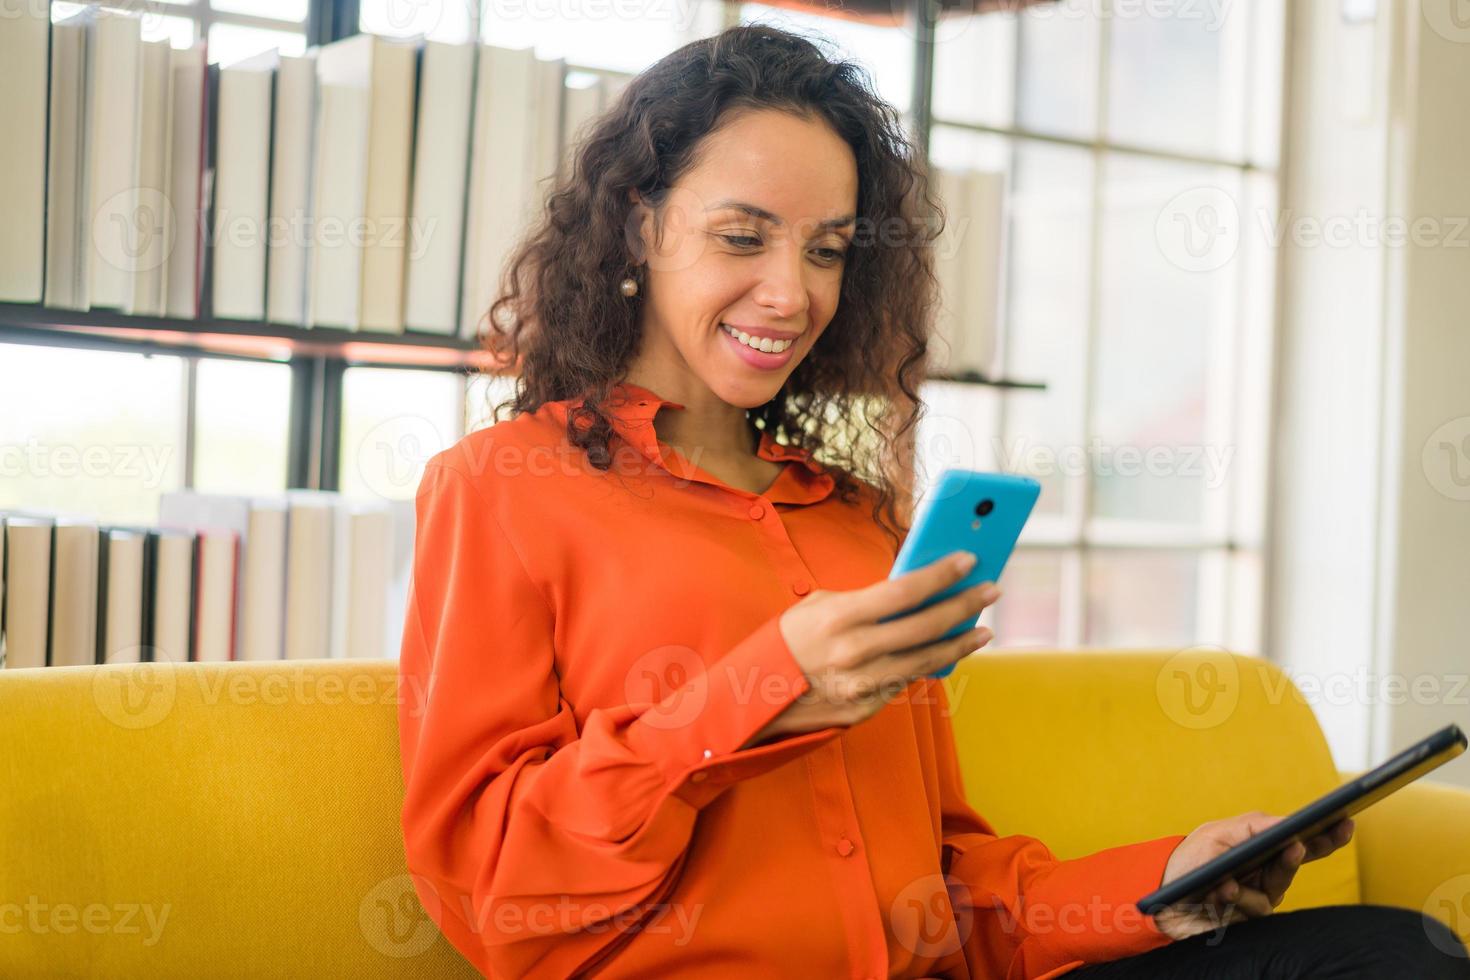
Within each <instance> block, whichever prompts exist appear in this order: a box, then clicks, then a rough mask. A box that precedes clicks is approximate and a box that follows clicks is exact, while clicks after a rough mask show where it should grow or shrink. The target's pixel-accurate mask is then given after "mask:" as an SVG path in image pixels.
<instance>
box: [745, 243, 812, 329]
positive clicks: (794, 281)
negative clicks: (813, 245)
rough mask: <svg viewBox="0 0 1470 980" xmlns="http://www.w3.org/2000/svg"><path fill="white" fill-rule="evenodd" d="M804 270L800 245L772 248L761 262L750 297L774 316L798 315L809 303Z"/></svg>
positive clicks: (787, 318)
mask: <svg viewBox="0 0 1470 980" xmlns="http://www.w3.org/2000/svg"><path fill="white" fill-rule="evenodd" d="M804 272H805V269H804V267H803V264H802V256H801V251H800V249H794V250H793V249H787V248H778V249H771V250H770V251H769V252H768V253H767V257H766V261H765V262H763V263H762V264H761V272H760V282H759V283H758V284H757V285H756V288H755V292H754V294H753V298H754V299H755V301H756V302H757V303H759V304H760V305H761V306H763V307H765V308H766V309H768V310H770V311H771V314H772V315H773V316H777V317H780V318H781V319H783V320H791V319H795V318H798V317H800V316H801V314H803V313H805V312H806V309H807V307H808V306H810V305H811V302H810V298H809V296H808V294H807V287H806V279H805V277H804Z"/></svg>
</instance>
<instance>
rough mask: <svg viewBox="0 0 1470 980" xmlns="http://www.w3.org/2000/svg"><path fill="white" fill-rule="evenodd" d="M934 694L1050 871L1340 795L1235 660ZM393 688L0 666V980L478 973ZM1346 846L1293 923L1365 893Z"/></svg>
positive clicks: (1116, 663)
mask: <svg viewBox="0 0 1470 980" xmlns="http://www.w3.org/2000/svg"><path fill="white" fill-rule="evenodd" d="M944 683H945V685H946V690H947V691H948V693H949V698H950V704H951V708H952V710H953V712H954V716H953V718H954V724H955V731H956V737H957V741H958V745H959V751H960V757H961V764H962V766H963V769H964V776H965V781H966V789H967V794H968V796H969V797H970V799H971V801H972V802H973V803H974V804H975V806H976V809H978V810H979V811H980V812H981V814H983V815H984V816H985V817H986V818H987V819H988V820H990V821H991V822H992V824H994V825H995V827H996V829H997V830H998V831H999V832H1000V833H1002V834H1005V833H1026V834H1030V835H1032V836H1036V837H1039V838H1041V839H1042V840H1043V841H1045V842H1046V843H1047V844H1048V845H1049V846H1050V847H1051V848H1052V850H1053V851H1054V852H1055V853H1057V855H1058V856H1060V857H1071V856H1075V855H1078V854H1082V853H1087V852H1088V851H1091V850H1095V849H1098V848H1102V847H1107V846H1111V845H1114V844H1122V843H1127V842H1129V841H1134V840H1142V839H1145V838H1148V837H1153V836H1160V835H1163V834H1169V833H1176V832H1177V833H1183V832H1187V831H1189V830H1191V829H1193V828H1194V827H1195V826H1196V825H1197V824H1199V823H1201V822H1203V821H1204V820H1208V819H1212V818H1215V817H1221V816H1227V815H1231V814H1234V813H1238V812H1242V811H1245V810H1249V809H1256V808H1259V809H1262V810H1266V811H1267V812H1276V813H1283V812H1287V811H1288V810H1289V809H1290V808H1292V807H1294V806H1296V805H1298V804H1300V803H1303V802H1305V801H1306V800H1308V799H1310V798H1311V797H1313V796H1315V795H1317V794H1318V793H1320V792H1322V791H1325V790H1326V789H1328V788H1329V787H1331V786H1332V785H1334V784H1335V782H1336V773H1335V771H1334V770H1333V768H1332V763H1331V759H1330V757H1329V755H1328V752H1327V746H1326V744H1325V742H1324V741H1323V738H1322V734H1321V731H1320V730H1319V729H1318V727H1317V725H1316V722H1315V720H1314V719H1313V717H1312V714H1311V711H1310V709H1309V708H1308V707H1307V705H1306V704H1305V703H1303V702H1302V701H1301V699H1300V696H1299V695H1298V694H1297V693H1296V690H1295V688H1294V687H1292V686H1291V685H1290V684H1289V683H1285V679H1284V678H1283V677H1282V676H1281V675H1280V673H1279V672H1277V671H1276V670H1275V669H1274V668H1272V667H1270V665H1268V664H1264V663H1263V662H1260V661H1256V660H1252V659H1250V658H1245V657H1231V656H1228V655H1224V654H1220V653H1215V654H1213V655H1211V654H1208V653H1206V654H1197V655H1169V654H1166V653H1114V652H1107V653H1102V652H1095V653H1075V652H1074V653H1015V654H998V653H989V652H987V653H984V654H981V655H977V656H975V657H971V658H970V659H969V660H967V661H966V662H964V663H963V664H962V665H961V667H959V668H958V669H957V670H956V671H955V672H954V673H953V674H951V675H950V676H949V677H948V678H946V680H945V682H944ZM398 697H399V690H398V677H397V662H396V661H393V660H303V661H281V662H270V663H250V662H244V663H230V664H198V663H195V664H156V665H155V664H144V665H106V666H96V667H46V668H40V669H34V670H14V669H12V670H0V744H4V745H5V747H6V750H7V751H6V752H5V753H4V756H3V758H0V773H3V777H4V778H3V779H0V787H3V791H0V834H3V835H4V838H5V841H6V847H5V851H6V855H5V859H4V860H3V861H0V902H9V903H12V905H11V907H9V908H4V909H0V912H3V914H4V915H5V916H6V918H5V919H4V922H5V924H6V926H7V929H6V935H5V938H4V942H0V976H3V977H33V976H160V977H162V976H180V977H182V976H217V975H220V974H221V973H222V972H223V973H228V974H230V975H238V976H279V975H284V974H283V971H285V972H288V973H289V974H290V975H292V976H344V977H353V978H355V980H366V978H375V977H455V976H463V977H473V976H475V975H476V974H475V972H474V971H473V970H472V969H471V968H470V967H469V966H468V964H466V963H465V961H464V960H463V959H462V958H460V956H459V955H458V953H456V952H455V951H454V950H453V949H452V948H451V947H450V946H449V945H448V943H447V941H446V940H445V939H444V938H443V937H442V936H441V935H440V934H439V932H438V930H437V929H436V928H435V926H434V924H433V922H432V921H431V920H430V919H429V918H428V917H427V916H426V915H425V914H424V912H423V910H422V909H421V907H420V906H419V904H418V901H417V898H416V897H415V895H414V892H413V888H412V885H411V882H410V879H409V877H408V874H407V871H406V867H405V863H404V858H403V848H402V838H401V836H400V825H399V810H400V807H401V805H402V799H403V783H402V778H401V773H400V769H399V757H398V728H397V699H398ZM1355 846H1356V842H1354V844H1352V845H1349V847H1348V848H1344V849H1343V851H1341V852H1339V853H1338V854H1334V855H1333V856H1332V857H1330V858H1327V859H1325V860H1323V861H1318V862H1314V863H1313V864H1310V865H1307V866H1306V867H1304V868H1303V869H1302V871H1301V872H1300V873H1299V875H1298V878H1297V882H1296V884H1295V885H1294V886H1293V889H1292V891H1291V893H1289V895H1288V898H1287V904H1286V905H1285V906H1283V908H1285V907H1295V906H1298V905H1314V904H1323V903H1326V902H1329V901H1356V900H1357V896H1358V881H1357V876H1356V858H1355V853H1354V851H1353V848H1354V847H1355ZM16 905H19V908H16V907H15V906H16ZM17 923H18V924H19V926H20V929H19V931H13V930H12V929H11V928H10V927H11V926H12V925H13V924H17Z"/></svg>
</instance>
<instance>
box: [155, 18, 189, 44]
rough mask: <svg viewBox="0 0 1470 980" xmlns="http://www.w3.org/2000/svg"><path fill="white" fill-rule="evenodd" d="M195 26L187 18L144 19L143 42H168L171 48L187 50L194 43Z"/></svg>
mask: <svg viewBox="0 0 1470 980" xmlns="http://www.w3.org/2000/svg"><path fill="white" fill-rule="evenodd" d="M194 28H195V25H194V22H193V21H192V20H190V19H189V18H187V17H162V16H159V15H157V14H147V15H145V16H144V17H143V40H145V41H168V44H169V47H171V48H187V47H189V46H190V45H191V44H193V43H194V34H195V30H194Z"/></svg>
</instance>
